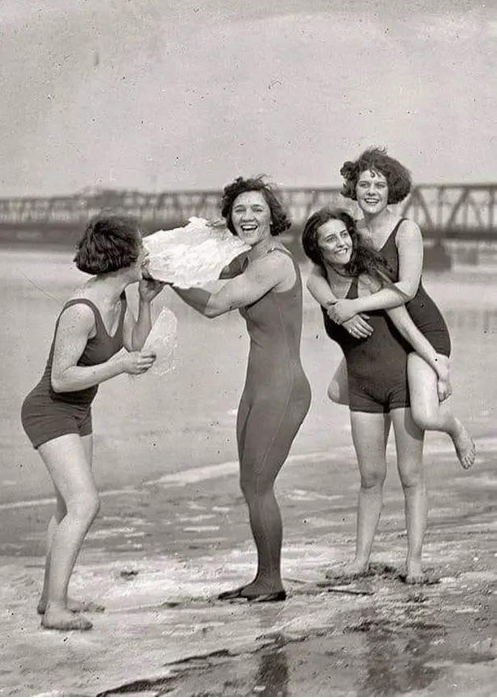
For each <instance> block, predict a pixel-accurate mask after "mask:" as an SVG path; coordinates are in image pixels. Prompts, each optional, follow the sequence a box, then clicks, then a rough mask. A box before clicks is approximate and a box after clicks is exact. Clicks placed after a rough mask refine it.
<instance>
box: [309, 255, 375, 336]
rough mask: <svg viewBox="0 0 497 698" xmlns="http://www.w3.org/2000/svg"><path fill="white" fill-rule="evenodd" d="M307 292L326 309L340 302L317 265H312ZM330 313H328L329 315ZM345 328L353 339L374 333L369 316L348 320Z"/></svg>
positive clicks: (344, 324)
mask: <svg viewBox="0 0 497 698" xmlns="http://www.w3.org/2000/svg"><path fill="white" fill-rule="evenodd" d="M307 290H308V291H309V293H310V294H311V296H312V297H313V298H314V300H315V301H317V302H318V303H319V305H321V306H323V307H324V308H329V307H330V305H331V306H333V304H334V303H336V302H337V301H338V300H339V299H338V298H337V296H335V294H334V293H333V291H332V290H331V286H330V284H329V281H328V279H327V277H326V276H325V273H324V271H323V270H322V269H321V267H319V266H318V265H317V264H313V265H312V270H311V273H310V275H309V278H308V280H307ZM330 312H331V311H330ZM330 312H328V314H329V315H330ZM332 319H333V318H332ZM343 326H344V327H345V329H346V330H347V332H348V333H349V334H351V335H352V336H353V337H363V338H365V337H369V335H371V334H372V333H373V328H372V327H371V325H370V324H369V323H368V322H367V315H364V316H362V315H354V316H353V317H351V318H350V320H346V321H345V322H344V323H343Z"/></svg>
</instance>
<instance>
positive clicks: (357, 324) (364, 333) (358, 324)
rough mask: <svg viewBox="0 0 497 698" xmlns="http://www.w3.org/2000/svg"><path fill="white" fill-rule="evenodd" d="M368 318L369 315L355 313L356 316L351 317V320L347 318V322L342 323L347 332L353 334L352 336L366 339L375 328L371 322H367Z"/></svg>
mask: <svg viewBox="0 0 497 698" xmlns="http://www.w3.org/2000/svg"><path fill="white" fill-rule="evenodd" d="M367 320H369V315H364V314H363V313H359V315H354V317H351V318H350V320H345V322H344V323H342V324H343V327H345V329H346V330H347V332H348V333H349V334H350V335H352V337H356V338H357V339H366V338H367V337H369V336H370V335H372V334H373V328H372V327H371V325H370V324H369V322H366V321H367Z"/></svg>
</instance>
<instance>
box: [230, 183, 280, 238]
mask: <svg viewBox="0 0 497 698" xmlns="http://www.w3.org/2000/svg"><path fill="white" fill-rule="evenodd" d="M247 191H258V192H261V194H262V195H263V196H264V199H265V200H266V203H267V205H268V206H269V210H270V211H271V235H279V234H280V233H282V232H284V231H285V230H288V228H289V227H290V226H291V224H292V223H291V221H290V218H289V217H288V215H287V214H286V212H285V210H284V208H283V204H282V203H281V201H280V200H279V198H278V196H277V194H276V190H275V187H274V186H273V185H270V184H268V183H267V182H265V181H264V175H259V176H257V177H249V178H248V179H244V178H243V177H237V178H236V179H235V180H234V181H233V182H231V184H228V185H227V186H225V187H224V190H223V197H222V199H221V215H222V216H223V218H225V219H226V224H227V226H228V229H229V230H230V231H231V232H232V233H233V235H236V231H235V228H234V226H233V222H232V220H231V212H232V210H233V204H234V203H235V200H236V199H237V197H238V196H240V194H243V193H244V192H247Z"/></svg>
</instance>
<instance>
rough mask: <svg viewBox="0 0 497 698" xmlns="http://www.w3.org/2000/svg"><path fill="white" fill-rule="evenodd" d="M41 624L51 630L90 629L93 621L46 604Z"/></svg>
mask: <svg viewBox="0 0 497 698" xmlns="http://www.w3.org/2000/svg"><path fill="white" fill-rule="evenodd" d="M41 624H42V626H43V627H44V628H49V629H52V630H90V628H93V623H92V622H91V621H89V620H88V619H87V618H85V617H84V616H80V615H75V614H74V613H72V612H71V611H68V610H67V609H65V608H60V607H58V606H48V607H47V609H46V611H45V613H44V615H43V618H42V619H41Z"/></svg>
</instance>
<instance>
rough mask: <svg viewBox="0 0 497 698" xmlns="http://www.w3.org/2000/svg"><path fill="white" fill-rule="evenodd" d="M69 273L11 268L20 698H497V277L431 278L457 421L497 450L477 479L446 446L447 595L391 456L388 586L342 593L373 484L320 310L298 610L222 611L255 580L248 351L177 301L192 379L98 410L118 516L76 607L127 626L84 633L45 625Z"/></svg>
mask: <svg viewBox="0 0 497 698" xmlns="http://www.w3.org/2000/svg"><path fill="white" fill-rule="evenodd" d="M66 262H67V260H65V259H62V258H59V257H58V256H51V257H50V259H48V258H41V260H40V258H39V257H37V256H36V255H33V256H32V257H31V258H29V256H28V257H26V256H24V257H23V259H22V260H21V259H19V258H17V257H16V255H15V253H8V254H2V255H1V257H0V276H1V279H2V281H1V284H2V288H3V296H2V297H3V301H2V304H3V306H4V316H5V317H6V318H7V320H6V327H5V332H4V334H3V337H2V340H1V341H2V347H1V349H2V356H4V357H5V358H4V364H5V365H4V370H5V379H4V391H3V395H2V397H1V400H0V410H1V413H0V416H1V419H0V437H1V438H2V455H3V459H4V460H3V463H2V491H1V495H0V515H1V517H2V519H1V520H2V528H1V530H0V554H1V556H2V557H1V567H0V578H1V585H0V589H1V591H0V594H1V598H2V603H1V605H0V618H1V622H2V627H3V632H2V636H1V638H0V653H1V656H2V662H1V667H0V695H5V696H23V695H24V696H26V695H29V696H35V695H44V696H62V695H65V696H96V695H119V694H124V693H126V694H128V695H143V696H147V695H192V696H206V695H219V696H237V695H240V696H246V695H261V696H263V695H266V696H277V695H283V696H291V695H302V696H304V695H309V696H311V695H312V696H314V695H323V696H326V695H351V696H352V695H406V696H408V695H426V696H437V695H449V696H463V695H464V696H467V695H478V696H491V695H495V694H496V693H497V680H496V678H495V677H496V676H497V671H496V670H497V661H496V657H497V653H496V645H495V629H496V621H495V619H496V617H497V614H496V610H497V596H496V594H497V586H496V584H495V582H496V578H497V557H496V555H497V553H496V551H497V545H496V543H497V525H496V521H495V508H494V502H495V495H496V492H497V477H496V475H495V463H496V450H497V432H496V430H495V402H496V400H495V399H496V397H497V387H496V386H495V382H494V380H493V376H494V375H495V368H496V363H495V358H494V357H495V335H496V332H497V313H496V306H497V301H496V300H495V298H496V294H495V290H496V285H495V282H494V281H493V278H492V277H491V276H476V275H474V274H473V275H471V274H468V273H466V272H464V273H463V272H460V271H456V272H454V273H452V274H451V275H441V276H440V277H430V278H428V279H427V286H428V288H429V290H430V291H431V292H432V294H433V296H434V297H435V298H436V300H437V302H438V303H439V304H440V306H441V307H442V309H443V311H444V314H445V315H446V317H447V319H448V322H449V325H450V328H451V333H452V338H453V342H454V356H453V374H454V381H453V382H454V389H455V391H454V396H453V398H451V400H452V404H453V408H454V410H455V411H457V413H458V414H459V415H460V416H461V418H463V419H464V420H466V421H467V422H468V423H470V425H471V428H472V431H473V433H474V435H475V438H476V441H477V447H478V459H477V462H476V464H475V465H474V467H473V468H472V469H471V470H470V471H468V472H465V471H463V470H462V469H461V468H460V466H459V465H458V463H457V462H456V459H455V456H454V453H453V449H452V446H451V443H450V441H449V440H448V439H447V438H446V437H442V436H438V435H432V434H430V435H429V436H428V437H427V446H426V471H427V474H428V488H429V493H430V513H429V529H428V533H427V537H426V545H425V565H426V567H427V568H429V569H430V570H432V571H433V575H434V581H437V583H434V584H431V585H424V586H420V587H410V586H407V585H405V584H404V583H403V582H402V581H401V580H400V578H399V574H400V572H401V571H402V563H403V560H404V557H405V549H406V536H405V526H404V514H403V498H402V491H401V488H400V485H399V481H398V476H397V473H396V467H395V454H394V450H393V443H392V444H390V446H389V449H390V450H389V473H388V479H387V483H386V496H385V506H384V511H383V515H382V518H381V522H380V529H379V532H378V537H377V540H376V543H375V547H374V553H373V560H374V563H375V564H374V570H373V571H374V574H373V575H371V576H369V577H367V578H364V579H361V580H357V581H354V582H353V583H351V584H341V585H337V584H333V585H331V587H330V585H326V584H325V572H326V570H328V569H329V568H330V567H332V566H336V565H338V564H339V563H340V562H342V561H345V560H347V559H349V558H350V556H351V555H352V552H353V545H354V532H355V508H356V497H357V488H358V475H357V467H356V464H355V458H354V453H353V450H352V447H351V440H350V429H349V427H348V412H347V410H346V409H343V408H340V407H337V406H333V405H331V404H329V403H328V401H327V400H326V397H325V391H326V385H327V381H328V379H329V377H330V376H331V374H332V372H333V369H334V366H335V365H336V363H337V362H338V360H339V358H340V357H339V352H338V351H337V350H336V348H335V347H333V346H332V345H331V343H330V342H329V341H328V340H326V338H325V337H324V336H323V332H322V328H321V324H320V319H319V314H318V313H316V311H315V310H314V309H313V308H312V306H311V304H310V302H309V301H306V317H305V328H304V337H303V359H304V365H305V368H306V371H307V373H308V376H309V380H310V382H311V385H312V387H313V405H312V409H311V412H310V414H309V417H308V419H307V420H306V422H305V424H304V426H303V428H302V431H301V433H300V434H299V437H298V439H297V440H296V442H295V445H294V448H293V450H292V455H291V457H290V459H289V461H288V463H287V465H286V466H285V468H284V469H283V471H282V473H281V475H280V477H279V479H278V496H279V501H280V504H281V508H282V514H283V518H284V526H285V537H284V548H283V574H284V579H285V585H286V587H287V590H288V592H289V596H288V599H287V601H286V602H284V603H280V604H248V603H246V602H234V603H228V604H226V603H225V604H223V603H221V602H219V601H217V600H216V599H215V597H216V594H217V593H218V592H219V591H221V590H224V589H228V588H231V587H233V586H236V585H238V584H239V583H243V582H245V581H247V580H249V579H250V577H251V575H252V574H253V571H254V565H255V552H254V548H253V544H252V542H251V539H250V531H249V527H248V523H247V514H246V508H245V503H244V501H243V498H242V496H241V494H240V491H239V487H238V475H237V463H236V451H235V443H234V420H235V412H236V406H237V400H238V397H239V394H240V391H241V387H242V385H243V377H244V369H245V360H246V351H247V340H246V337H245V334H244V327H243V323H242V322H241V321H240V319H239V318H238V317H237V316H235V314H233V316H232V317H230V318H226V319H220V322H211V323H209V322H208V321H203V320H200V321H199V320H197V318H195V316H193V314H191V313H190V312H189V311H186V310H185V309H183V308H181V307H180V306H179V305H178V304H176V305H175V302H174V301H173V300H172V297H170V296H167V299H165V300H167V302H168V304H169V303H172V307H173V309H174V310H175V312H177V314H178V319H179V324H180V332H179V337H178V353H177V362H176V368H175V370H174V371H173V372H172V373H171V374H169V375H168V376H167V377H165V378H164V379H163V381H162V382H158V381H157V379H155V380H150V381H148V382H147V378H146V377H145V378H144V379H143V381H142V382H136V383H135V384H134V386H133V390H132V391H130V390H129V383H128V382H127V381H126V379H123V380H121V379H118V380H116V381H115V382H113V383H112V384H109V385H106V386H103V388H102V390H101V394H100V395H99V399H98V403H97V404H96V410H95V418H94V419H95V425H96V430H95V466H94V467H95V473H96V477H97V480H98V482H99V486H100V488H101V490H102V510H101V513H100V515H99V517H98V519H97V521H96V524H95V526H94V527H93V528H92V530H91V532H90V534H89V537H88V539H87V541H86V543H85V545H84V548H83V552H82V555H81V557H80V559H79V561H78V564H77V568H76V572H75V575H74V578H73V582H72V593H73V595H74V596H76V597H83V598H95V599H98V600H100V601H102V602H103V603H104V604H105V606H106V611H105V613H101V614H96V615H94V616H93V617H92V619H93V621H94V629H93V630H92V631H91V632H89V633H85V634H77V633H68V634H64V633H59V632H56V631H46V630H42V629H41V628H40V625H39V617H37V615H36V611H35V608H36V602H37V595H38V593H39V590H40V587H41V581H42V576H43V546H44V543H43V541H44V535H45V529H46V525H47V523H48V520H49V518H50V514H51V506H52V502H51V492H50V484H49V482H48V478H47V475H46V473H45V471H44V468H43V466H42V465H41V464H40V463H39V462H38V457H37V456H36V453H34V452H33V451H32V450H31V449H30V447H29V444H28V443H27V441H26V440H25V437H24V436H23V434H22V431H21V428H20V425H19V423H18V409H19V407H20V404H21V401H22V398H23V396H24V394H25V393H26V392H27V390H28V389H29V388H30V387H31V386H32V384H33V383H34V381H35V380H36V379H37V377H38V376H39V373H40V371H41V369H42V366H43V363H44V361H45V358H46V351H47V349H48V344H49V342H50V337H51V332H52V329H53V320H54V317H55V315H56V313H57V308H58V305H57V303H58V302H60V299H63V298H64V297H66V296H67V293H68V290H69V289H70V288H71V285H73V284H74V283H75V282H76V276H75V274H77V273H74V272H71V273H70V274H67V273H66V272H65V271H64V266H63V265H64V263H66ZM41 263H42V264H41ZM47 268H48V271H47ZM21 271H22V274H21ZM26 277H29V280H26ZM33 284H34V285H33ZM39 287H40V288H42V290H40V288H39ZM47 293H49V294H50V296H52V297H48V296H47V295H46V294H47ZM14 298H15V300H16V306H15V307H16V316H15V318H14V317H13V311H12V300H13V299H14ZM54 299H55V300H54ZM159 307H160V306H158V308H157V311H158V310H159ZM14 320H15V322H14ZM33 338H35V341H33ZM392 441H393V440H392Z"/></svg>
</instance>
